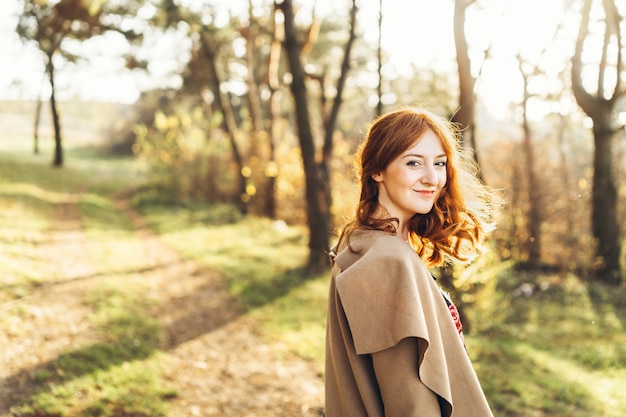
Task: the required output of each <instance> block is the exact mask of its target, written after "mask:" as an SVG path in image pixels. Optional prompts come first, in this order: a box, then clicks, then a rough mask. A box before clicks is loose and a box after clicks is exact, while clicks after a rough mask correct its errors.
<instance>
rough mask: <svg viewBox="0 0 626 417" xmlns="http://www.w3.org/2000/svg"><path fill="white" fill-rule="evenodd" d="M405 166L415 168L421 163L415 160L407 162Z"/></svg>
mask: <svg viewBox="0 0 626 417" xmlns="http://www.w3.org/2000/svg"><path fill="white" fill-rule="evenodd" d="M406 164H407V166H410V167H417V166H420V165H422V163H421V162H420V161H417V160H413V161H408V162H407V163H406Z"/></svg>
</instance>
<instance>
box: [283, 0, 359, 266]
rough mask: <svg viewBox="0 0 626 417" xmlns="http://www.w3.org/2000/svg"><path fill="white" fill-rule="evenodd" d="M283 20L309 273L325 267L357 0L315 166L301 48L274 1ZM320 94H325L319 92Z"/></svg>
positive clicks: (288, 9)
mask: <svg viewBox="0 0 626 417" xmlns="http://www.w3.org/2000/svg"><path fill="white" fill-rule="evenodd" d="M275 5H276V7H277V8H278V9H279V10H281V11H282V13H283V16H284V30H285V40H284V43H283V46H284V49H285V53H286V55H287V61H288V64H289V70H290V72H291V77H292V79H291V93H292V96H293V99H294V103H295V113H296V125H297V129H298V140H299V143H300V151H301V156H302V163H303V167H304V175H305V196H306V212H307V224H308V229H309V262H308V269H309V270H320V269H323V268H325V267H327V263H328V262H327V250H328V245H329V241H330V205H329V201H330V168H329V164H330V157H331V155H332V150H333V146H332V140H333V132H334V129H335V124H336V121H337V115H338V113H339V108H340V106H341V102H342V91H343V87H344V83H345V80H346V78H347V72H348V70H349V67H350V52H351V49H352V44H353V43H354V40H355V38H356V34H355V33H356V32H355V31H356V12H357V7H356V0H352V9H351V13H350V34H349V37H348V40H347V41H346V44H345V47H344V57H343V60H342V65H341V73H340V75H339V78H338V81H337V85H336V91H337V92H336V95H335V99H334V101H333V104H332V108H331V109H330V113H328V114H325V115H324V131H325V137H324V144H323V150H322V157H321V162H320V163H319V164H318V163H317V162H316V150H315V142H314V137H313V130H312V127H311V120H310V116H309V104H308V94H307V87H306V80H305V78H306V76H307V74H306V73H305V71H304V66H303V64H302V59H301V56H300V54H301V50H302V45H301V44H300V41H299V40H298V31H297V30H296V27H295V16H294V10H293V5H292V1H291V0H284V1H282V2H280V1H279V0H276V1H275ZM322 94H324V92H323V91H322Z"/></svg>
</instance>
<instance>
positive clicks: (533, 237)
mask: <svg viewBox="0 0 626 417" xmlns="http://www.w3.org/2000/svg"><path fill="white" fill-rule="evenodd" d="M518 62H519V69H520V73H521V74H522V79H523V82H524V84H523V85H524V98H523V100H522V118H523V119H522V131H523V135H524V136H523V138H522V149H523V151H524V160H525V164H524V165H525V167H526V171H525V174H526V175H525V176H526V179H527V182H526V190H527V194H528V206H529V207H528V213H527V217H526V218H527V221H528V242H527V244H526V249H527V254H528V259H527V261H526V262H527V265H528V267H529V268H531V269H534V268H537V267H539V266H540V264H541V222H542V213H541V195H542V193H541V188H540V184H539V181H538V180H537V175H536V172H535V155H534V147H533V143H532V132H531V130H530V125H529V123H528V99H529V98H530V94H529V92H528V79H529V74H527V73H525V72H524V69H523V65H522V64H523V60H522V58H521V57H520V56H518Z"/></svg>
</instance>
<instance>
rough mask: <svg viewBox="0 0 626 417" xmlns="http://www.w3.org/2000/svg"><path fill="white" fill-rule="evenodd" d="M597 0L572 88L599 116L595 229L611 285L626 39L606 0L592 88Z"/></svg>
mask: <svg viewBox="0 0 626 417" xmlns="http://www.w3.org/2000/svg"><path fill="white" fill-rule="evenodd" d="M592 3H593V0H585V1H584V4H583V9H582V19H581V23H580V29H579V32H578V38H577V41H576V49H575V51H574V56H573V57H572V90H573V92H574V97H575V98H576V101H577V103H578V105H579V106H580V107H581V108H582V110H583V111H584V112H585V113H586V114H587V115H588V116H589V118H590V119H591V120H592V122H593V142H594V156H593V169H594V175H593V186H592V214H591V217H592V218H591V227H592V234H593V237H594V239H595V240H596V249H595V251H596V259H597V265H596V268H595V273H596V278H597V279H599V280H601V281H603V282H605V283H607V284H610V285H619V284H620V283H621V268H620V254H621V243H620V231H619V222H618V219H617V203H618V201H617V187H616V184H615V178H614V172H613V159H614V151H613V141H614V137H615V136H616V135H615V133H616V132H617V131H618V130H619V129H623V126H619V127H616V126H615V121H614V120H613V117H614V109H615V107H616V104H617V103H618V101H619V99H620V98H621V97H623V96H624V90H623V86H622V80H621V76H622V71H623V70H624V67H623V62H622V49H623V45H622V39H621V32H620V23H621V21H622V18H621V17H620V15H619V11H618V9H617V6H616V4H615V1H614V0H603V1H602V6H603V10H604V37H603V42H602V50H601V56H600V61H599V63H598V67H597V74H598V78H597V85H596V87H595V91H589V90H588V89H587V87H586V86H585V84H584V82H583V66H584V65H583V61H582V56H583V49H584V47H585V40H586V39H587V38H588V37H589V35H590V23H589V21H590V15H591V6H592ZM611 50H613V51H615V52H614V54H615V57H614V58H615V60H614V61H613V62H614V63H615V64H614V65H611V64H610V62H611V61H610V59H609V52H610V51H611ZM611 72H613V75H614V79H615V82H614V86H613V88H612V90H611V91H609V89H608V88H607V79H609V77H610V76H611Z"/></svg>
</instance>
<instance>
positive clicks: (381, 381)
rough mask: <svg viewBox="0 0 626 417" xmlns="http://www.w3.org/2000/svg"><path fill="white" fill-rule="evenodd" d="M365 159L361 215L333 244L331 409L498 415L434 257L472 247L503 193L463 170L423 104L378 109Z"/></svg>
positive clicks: (465, 252)
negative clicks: (434, 268) (475, 366)
mask: <svg viewBox="0 0 626 417" xmlns="http://www.w3.org/2000/svg"><path fill="white" fill-rule="evenodd" d="M357 166H358V169H359V177H360V185H361V194H360V199H359V202H358V207H357V210H356V214H355V216H354V218H353V219H352V220H351V221H350V222H349V223H348V224H347V225H346V226H345V227H344V229H343V231H342V232H341V236H340V237H339V242H338V243H337V245H336V246H335V248H333V250H332V252H331V259H332V274H331V283H330V296H329V300H328V320H327V329H328V331H327V338H326V374H325V377H326V414H325V415H326V416H328V417H339V416H345V415H354V416H370V417H383V416H435V415H437V416H447V417H449V416H450V415H452V411H453V410H454V415H455V416H457V417H460V416H467V417H476V416H483V417H487V416H490V415H492V414H491V410H490V407H489V404H488V403H487V400H486V398H485V396H484V394H483V392H482V388H481V386H480V384H479V382H478V379H477V377H476V375H475V373H474V370H473V368H472V365H471V362H470V360H469V357H468V355H467V352H466V350H465V348H464V338H463V335H462V333H461V334H460V330H461V325H460V320H459V318H458V314H457V310H456V307H454V304H453V303H452V301H451V300H450V299H449V297H448V296H447V295H446V294H444V293H442V291H441V290H440V289H439V287H438V285H437V284H436V283H435V280H434V279H433V278H432V276H431V274H430V272H429V270H428V267H429V266H438V265H442V264H443V263H444V261H448V260H457V261H466V260H467V259H468V258H469V257H470V256H472V255H473V254H474V253H475V252H476V251H477V250H478V248H479V247H480V245H481V243H482V240H483V239H484V238H485V234H486V233H487V232H488V231H490V230H491V228H492V227H493V224H492V223H491V221H492V220H493V215H494V214H495V213H494V212H495V211H496V209H497V206H498V198H497V197H496V196H495V195H494V194H492V193H491V191H490V190H488V189H487V188H486V187H484V186H483V185H482V184H481V183H480V182H479V181H478V179H477V178H476V177H473V176H471V175H469V172H466V171H465V169H466V167H465V166H464V165H463V163H462V157H461V154H460V150H459V145H458V142H457V140H456V136H455V131H454V130H453V128H452V126H451V125H450V124H449V123H448V122H447V121H445V120H444V119H443V118H441V117H438V116H436V115H435V114H433V113H431V112H429V111H427V110H424V109H414V108H403V109H400V110H396V111H393V112H390V113H387V114H385V115H382V116H380V117H379V118H377V119H376V120H375V121H374V122H373V123H372V125H371V126H370V128H369V130H368V132H367V135H366V137H365V140H364V142H363V144H362V145H361V147H360V151H359V153H358V155H357ZM476 201H481V203H479V204H473V203H472V202H476Z"/></svg>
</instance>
